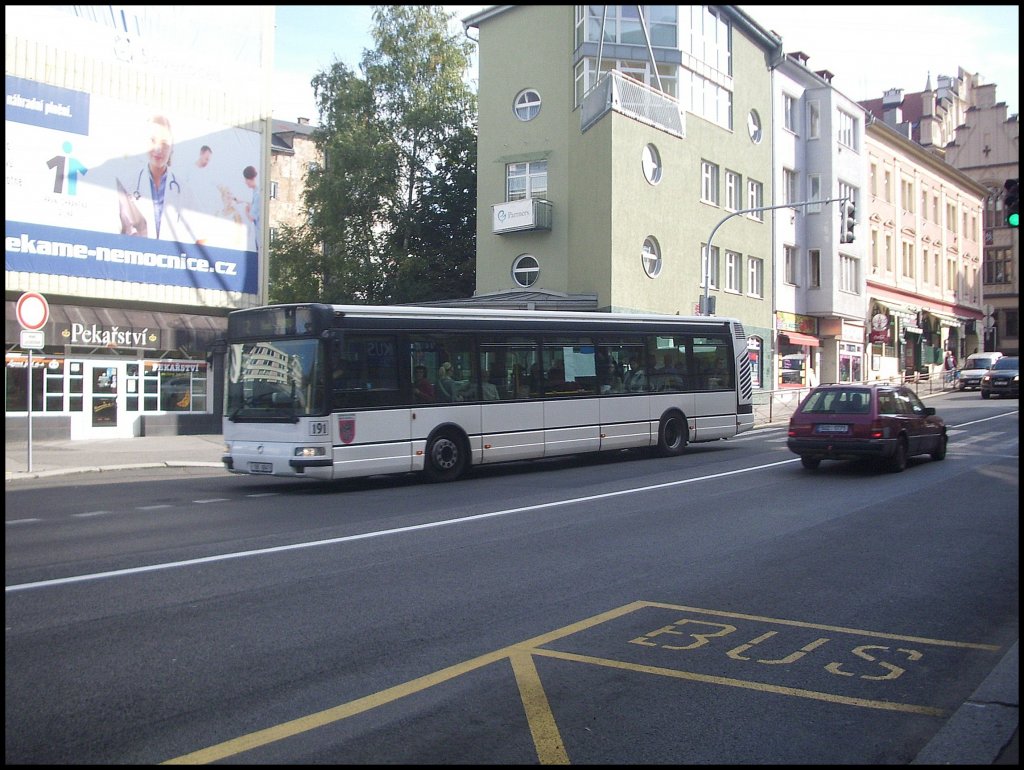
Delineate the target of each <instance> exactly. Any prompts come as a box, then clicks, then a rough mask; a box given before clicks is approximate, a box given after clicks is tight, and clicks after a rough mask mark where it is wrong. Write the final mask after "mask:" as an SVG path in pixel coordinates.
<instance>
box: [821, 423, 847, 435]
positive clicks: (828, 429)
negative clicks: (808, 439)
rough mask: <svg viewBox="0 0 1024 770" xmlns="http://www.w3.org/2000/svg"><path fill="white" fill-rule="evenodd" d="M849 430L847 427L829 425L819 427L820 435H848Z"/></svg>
mask: <svg viewBox="0 0 1024 770" xmlns="http://www.w3.org/2000/svg"><path fill="white" fill-rule="evenodd" d="M848 429H849V426H847V425H829V424H827V423H826V424H823V425H819V426H818V433H846V431H847V430H848Z"/></svg>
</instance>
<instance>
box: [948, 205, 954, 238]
mask: <svg viewBox="0 0 1024 770" xmlns="http://www.w3.org/2000/svg"><path fill="white" fill-rule="evenodd" d="M946 229H947V230H949V231H950V232H951V233H953V235H956V204H955V203H947V204H946Z"/></svg>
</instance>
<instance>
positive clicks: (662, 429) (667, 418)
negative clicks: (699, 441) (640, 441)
mask: <svg viewBox="0 0 1024 770" xmlns="http://www.w3.org/2000/svg"><path fill="white" fill-rule="evenodd" d="M687 437H688V429H687V427H686V418H685V417H683V416H682V415H681V414H680V413H679V412H669V413H668V414H666V415H664V416H663V417H662V418H661V423H660V424H659V425H658V454H660V455H662V456H664V457H675V456H676V455H681V454H682V453H683V450H684V449H686V442H687Z"/></svg>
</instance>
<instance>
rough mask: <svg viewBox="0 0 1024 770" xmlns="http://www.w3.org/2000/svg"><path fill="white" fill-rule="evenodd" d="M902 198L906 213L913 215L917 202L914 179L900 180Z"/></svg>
mask: <svg viewBox="0 0 1024 770" xmlns="http://www.w3.org/2000/svg"><path fill="white" fill-rule="evenodd" d="M900 198H901V203H902V206H903V210H904V211H906V212H907V213H908V214H913V213H914V200H915V197H914V180H913V179H901V180H900Z"/></svg>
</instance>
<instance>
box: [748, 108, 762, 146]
mask: <svg viewBox="0 0 1024 770" xmlns="http://www.w3.org/2000/svg"><path fill="white" fill-rule="evenodd" d="M747 133H748V134H750V141H752V142H753V143H754V144H760V143H761V116H760V115H758V114H757V110H751V111H750V114H749V115H747Z"/></svg>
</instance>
